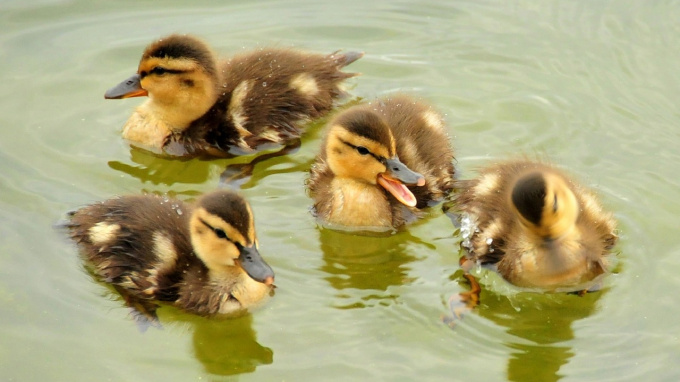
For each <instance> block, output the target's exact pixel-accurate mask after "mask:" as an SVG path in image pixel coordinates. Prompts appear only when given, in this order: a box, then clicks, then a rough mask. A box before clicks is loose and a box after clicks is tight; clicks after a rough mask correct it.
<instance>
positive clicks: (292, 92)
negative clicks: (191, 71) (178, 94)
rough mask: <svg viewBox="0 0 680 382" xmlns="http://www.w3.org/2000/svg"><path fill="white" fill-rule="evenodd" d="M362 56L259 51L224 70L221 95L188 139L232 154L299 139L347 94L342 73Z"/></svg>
mask: <svg viewBox="0 0 680 382" xmlns="http://www.w3.org/2000/svg"><path fill="white" fill-rule="evenodd" d="M362 56H363V54H361V53H357V52H348V53H345V54H341V53H333V54H331V55H327V56H324V55H319V54H312V53H305V52H301V51H297V50H292V49H273V48H269V49H260V50H257V51H255V52H248V53H243V54H241V55H238V56H235V57H233V58H231V59H229V60H227V61H225V62H224V63H222V65H221V71H222V73H223V76H224V77H223V79H222V83H223V85H222V87H221V89H220V90H221V92H222V95H221V96H220V98H219V99H218V101H217V103H216V104H215V106H214V107H213V108H212V109H211V110H210V111H209V112H208V113H207V114H206V115H204V117H203V118H201V119H199V120H197V121H195V122H194V123H192V125H191V126H190V128H189V130H188V136H190V137H193V138H194V139H196V138H200V139H202V140H204V141H205V142H206V143H207V144H208V145H210V146H213V147H218V148H221V149H227V148H228V147H229V146H235V147H234V148H232V153H238V151H239V150H240V151H242V152H243V153H247V152H250V151H252V150H256V149H258V148H260V147H261V146H262V145H265V146H266V145H280V144H285V143H286V142H289V141H291V140H294V139H297V138H299V137H300V134H301V133H302V126H303V125H304V124H305V123H307V122H309V121H311V120H314V119H316V118H319V117H321V116H323V115H325V114H326V113H328V112H329V111H330V110H331V108H332V107H333V103H334V101H335V100H337V99H338V98H339V97H340V96H342V95H344V94H345V93H344V91H343V90H342V89H341V84H342V81H344V80H345V79H347V78H350V77H353V76H355V75H356V74H355V73H345V72H342V71H340V69H342V68H343V67H344V66H346V65H349V64H351V63H352V62H354V61H355V60H357V59H359V58H360V57H362Z"/></svg>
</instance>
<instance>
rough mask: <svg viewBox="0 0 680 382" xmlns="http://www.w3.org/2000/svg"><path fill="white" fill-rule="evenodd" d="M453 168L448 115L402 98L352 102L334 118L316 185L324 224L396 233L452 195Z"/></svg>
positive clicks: (312, 187)
mask: <svg viewBox="0 0 680 382" xmlns="http://www.w3.org/2000/svg"><path fill="white" fill-rule="evenodd" d="M453 173H454V168H453V150H452V149H451V145H450V144H449V139H448V137H447V133H446V130H445V127H444V123H443V121H442V116H441V115H440V114H439V113H438V112H436V111H435V110H434V109H432V108H431V107H430V106H428V105H425V104H423V103H421V102H417V101H415V100H414V99H412V98H410V97H408V96H405V95H396V96H392V97H387V98H385V99H378V100H375V101H373V102H371V103H369V104H366V105H356V106H352V107H351V108H349V109H347V110H345V111H343V112H342V113H340V114H339V115H337V116H336V117H335V118H334V119H333V120H332V121H330V122H329V123H328V126H327V127H326V135H325V137H324V140H323V143H322V148H321V152H320V154H319V155H318V156H317V158H316V163H315V164H314V166H313V167H312V169H311V173H310V178H309V181H308V187H309V192H310V195H311V197H312V198H313V199H314V210H315V213H316V215H317V217H318V218H319V219H320V220H321V221H322V222H323V223H324V224H328V225H330V226H334V227H336V228H345V229H350V228H351V229H361V230H389V229H393V228H396V227H399V226H401V225H403V224H404V223H406V222H407V221H410V220H411V219H412V218H415V217H419V216H420V215H421V214H420V213H419V212H420V210H421V209H423V208H425V207H427V206H430V205H433V204H435V203H436V202H438V201H441V200H442V199H443V198H444V197H445V196H447V195H448V193H449V192H450V191H451V190H452V188H453Z"/></svg>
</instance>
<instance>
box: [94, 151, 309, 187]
mask: <svg viewBox="0 0 680 382" xmlns="http://www.w3.org/2000/svg"><path fill="white" fill-rule="evenodd" d="M298 147H299V145H297V146H295V149H293V146H290V147H289V149H290V151H288V153H289V154H290V153H293V151H295V150H296V149H297V148H298ZM244 158H245V159H246V160H247V159H249V158H250V157H240V158H236V159H233V160H229V162H231V163H229V164H228V165H226V168H225V169H224V170H223V171H222V172H221V174H220V175H219V178H220V179H219V184H220V186H225V187H228V188H231V189H245V188H251V187H254V186H255V185H257V183H258V182H259V181H260V180H262V179H264V178H265V177H267V176H269V175H274V174H284V173H290V172H304V171H307V169H309V167H310V166H311V165H312V162H313V160H312V159H308V160H304V161H300V160H299V159H296V158H295V157H294V156H288V155H281V151H276V152H271V153H265V154H262V155H259V156H257V157H255V158H254V159H252V160H251V161H250V162H243V160H244ZM130 160H131V161H132V162H133V164H130V163H125V162H122V161H109V163H108V165H109V167H110V168H111V169H113V170H116V171H120V172H122V173H125V174H127V175H129V176H131V177H133V178H136V179H139V180H140V181H141V182H142V183H146V182H150V183H152V184H166V185H172V184H175V183H185V184H204V183H206V182H207V181H209V180H210V179H212V178H213V177H216V176H217V174H218V173H219V171H220V167H221V165H222V164H223V163H225V161H226V160H213V161H207V160H203V159H180V160H177V159H169V158H164V157H162V156H158V155H155V154H153V153H151V152H149V151H146V150H140V149H138V148H135V147H132V148H130ZM234 161H235V162H237V163H233V162H234ZM216 164H217V166H216ZM256 165H257V170H258V171H257V172H254V169H255V166H256Z"/></svg>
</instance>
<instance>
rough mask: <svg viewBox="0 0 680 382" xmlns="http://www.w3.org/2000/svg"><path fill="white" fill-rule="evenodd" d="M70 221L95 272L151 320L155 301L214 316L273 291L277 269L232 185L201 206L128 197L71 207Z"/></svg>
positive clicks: (249, 304)
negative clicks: (265, 255) (262, 248)
mask: <svg viewBox="0 0 680 382" xmlns="http://www.w3.org/2000/svg"><path fill="white" fill-rule="evenodd" d="M67 227H68V228H69V230H70V235H71V238H72V239H73V240H75V241H76V242H77V243H78V244H79V245H80V247H81V249H82V254H83V256H84V258H85V259H86V260H87V261H88V262H89V264H90V265H91V269H92V271H93V273H94V274H95V275H96V276H98V277H100V278H101V279H102V280H104V281H105V282H107V283H110V284H112V285H113V286H114V287H115V288H116V289H117V290H118V291H120V292H121V294H122V295H123V296H124V297H125V298H126V301H127V302H128V304H129V305H130V306H131V307H133V308H137V309H138V310H140V312H139V313H141V314H143V315H146V316H148V317H147V318H148V319H150V320H151V321H155V320H157V319H156V316H155V309H156V305H155V304H154V303H153V301H165V302H169V303H172V304H174V305H176V306H178V307H179V308H181V309H184V310H186V311H189V312H192V313H196V314H199V315H204V316H211V315H217V314H220V315H221V314H230V313H234V312H238V311H241V310H244V309H248V308H250V307H252V306H254V305H256V304H257V303H259V302H261V301H263V300H264V299H265V298H266V297H267V296H269V295H270V294H271V292H272V288H273V286H272V284H273V281H274V272H273V271H272V269H271V268H270V267H269V265H268V264H267V263H266V262H265V261H264V260H263V259H262V257H261V256H260V253H259V251H258V249H257V238H256V236H255V226H254V222H253V213H252V211H251V209H250V206H249V205H248V203H247V202H246V201H245V200H244V199H243V198H242V197H240V196H239V195H237V194H235V193H233V192H230V191H226V190H221V191H215V192H212V193H209V194H206V195H204V196H203V197H201V198H200V199H199V200H198V201H197V202H196V203H195V205H189V204H186V203H184V202H181V201H178V200H170V199H168V198H163V197H159V196H155V195H134V196H123V197H119V198H115V199H110V200H106V201H104V202H100V203H96V204H92V205H89V206H86V207H83V208H81V209H79V210H77V211H75V212H73V213H71V216H70V222H69V223H68V224H67ZM137 318H138V319H139V318H140V317H137ZM142 318H143V317H142Z"/></svg>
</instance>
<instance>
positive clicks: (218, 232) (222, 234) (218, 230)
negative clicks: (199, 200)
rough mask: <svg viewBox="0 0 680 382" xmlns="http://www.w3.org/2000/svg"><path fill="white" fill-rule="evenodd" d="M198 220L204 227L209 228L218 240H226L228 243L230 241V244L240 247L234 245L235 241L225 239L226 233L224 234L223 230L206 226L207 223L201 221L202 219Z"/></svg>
mask: <svg viewBox="0 0 680 382" xmlns="http://www.w3.org/2000/svg"><path fill="white" fill-rule="evenodd" d="M198 220H200V221H201V223H203V224H204V225H205V226H206V227H208V228H210V230H211V231H213V232H214V233H215V235H216V236H217V237H219V238H220V239H225V240H228V241H230V242H232V243H234V244H236V245H237V246H238V245H240V244H238V243H236V242H235V241H233V240H231V239H230V238H229V237H227V233H226V232H224V230H223V229H222V228H215V227H213V226H211V225H210V224H208V223H207V222H206V221H205V220H203V219H198Z"/></svg>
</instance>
